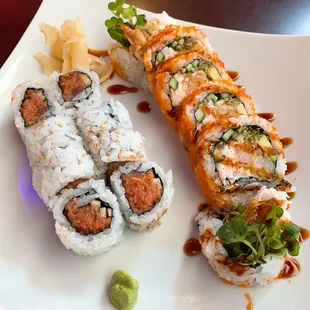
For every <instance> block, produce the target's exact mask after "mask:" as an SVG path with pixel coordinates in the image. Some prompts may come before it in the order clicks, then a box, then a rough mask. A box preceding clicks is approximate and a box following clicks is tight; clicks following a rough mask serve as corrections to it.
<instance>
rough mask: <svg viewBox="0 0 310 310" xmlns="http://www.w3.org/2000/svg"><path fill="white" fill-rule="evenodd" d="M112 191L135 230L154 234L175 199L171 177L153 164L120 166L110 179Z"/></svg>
mask: <svg viewBox="0 0 310 310" xmlns="http://www.w3.org/2000/svg"><path fill="white" fill-rule="evenodd" d="M110 182H111V186H112V190H113V192H114V193H115V195H116V196H117V199H118V201H119V204H120V208H121V211H122V213H123V214H124V216H125V220H126V222H127V223H128V225H129V227H130V228H131V229H133V230H138V231H143V230H146V229H148V230H151V229H153V228H155V227H156V226H158V225H160V224H161V222H160V220H161V218H162V216H163V215H164V214H165V213H166V212H167V211H168V207H169V205H170V203H171V200H172V196H173V191H174V189H173V187H172V173H171V171H169V172H168V173H167V174H165V173H164V171H163V170H162V169H161V168H160V167H159V166H158V165H157V164H155V163H153V162H134V163H131V162H130V163H127V164H125V165H124V166H119V167H118V168H117V169H116V170H115V171H114V172H113V174H112V175H111V177H110Z"/></svg>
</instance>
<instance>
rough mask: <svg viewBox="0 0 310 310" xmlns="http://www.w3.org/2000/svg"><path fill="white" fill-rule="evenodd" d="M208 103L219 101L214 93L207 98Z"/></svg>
mask: <svg viewBox="0 0 310 310" xmlns="http://www.w3.org/2000/svg"><path fill="white" fill-rule="evenodd" d="M206 99H207V101H208V102H209V101H210V100H212V101H213V102H214V103H215V102H216V101H217V99H218V98H217V96H215V95H214V94H213V93H211V94H209V95H208V96H207V97H206Z"/></svg>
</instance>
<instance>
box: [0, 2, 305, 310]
mask: <svg viewBox="0 0 310 310" xmlns="http://www.w3.org/2000/svg"><path fill="white" fill-rule="evenodd" d="M90 4H91V5H90ZM206 9H207V8H206ZM266 9H267V8H266ZM77 16H80V17H81V18H82V21H83V23H84V26H85V29H86V33H87V39H88V42H89V45H90V46H91V47H93V48H103V49H105V48H107V44H108V40H109V38H108V35H107V32H106V29H105V26H104V21H105V20H106V19H107V17H108V16H109V12H108V10H107V2H106V1H102V0H101V1H100V0H92V1H86V0H70V1H69V0H66V1H64V0H45V1H44V2H43V4H42V6H41V8H40V9H39V11H38V13H37V15H36V16H35V18H34V19H33V21H32V23H31V24H30V26H29V28H28V29H27V31H26V33H25V34H24V36H23V38H22V39H21V41H20V42H19V44H18V45H17V47H16V48H15V50H14V52H13V53H12V55H11V56H10V58H9V59H8V60H7V62H6V63H5V65H4V66H3V68H2V69H1V72H0V85H1V88H0V102H1V105H0V126H1V127H0V129H1V140H0V141H1V142H0V146H1V158H0V171H1V177H0V197H1V205H0V309H5V310H19V309H22V310H26V309H31V310H36V309H40V310H42V309H45V310H48V309H52V310H55V309H57V310H63V309H83V310H84V309H91V310H98V309H102V310H103V309H104V310H109V309H113V307H112V306H111V305H110V303H109V301H108V295H107V290H108V284H109V280H110V276H111V274H112V273H113V271H114V270H115V269H118V268H122V269H124V270H126V271H128V272H129V273H130V274H132V275H133V276H134V277H135V278H137V279H138V280H139V282H140V286H141V288H140V291H139V300H138V303H137V305H136V307H135V309H136V310H158V309H162V310H166V309H167V310H206V309H212V310H217V309H230V310H240V309H245V308H246V303H247V302H246V299H245V298H244V293H246V292H249V293H250V295H251V296H252V298H253V301H254V307H255V310H261V309H281V310H286V309H298V310H305V309H309V304H310V285H309V276H310V264H309V263H307V257H309V256H310V242H306V243H305V244H303V246H302V251H301V255H300V257H299V260H300V262H301V266H302V271H301V274H300V275H299V276H297V277H296V278H293V279H291V280H290V281H288V280H279V281H275V282H274V283H272V284H271V285H269V286H268V287H265V288H253V289H243V288H238V287H234V286H231V285H226V284H224V283H223V282H222V281H221V280H219V279H218V277H217V276H216V275H215V274H214V272H213V271H212V270H211V269H210V267H209V266H208V264H207V262H206V259H205V258H204V257H203V256H199V257H194V258H190V257H187V256H185V255H184V253H183V250H182V247H183V244H184V242H185V241H186V240H187V238H189V237H195V236H197V234H198V232H197V228H196V227H195V225H194V223H193V217H194V216H195V214H196V212H197V206H198V205H199V203H201V202H203V198H202V197H201V195H200V191H199V188H198V185H197V183H196V182H195V179H194V175H193V174H192V172H191V170H190V168H189V164H188V162H187V159H186V154H185V152H184V151H183V149H182V146H181V143H180V142H179V140H178V138H177V136H176V134H175V133H174V132H173V131H172V130H170V129H169V128H168V127H167V126H166V125H165V124H164V122H163V120H162V119H161V117H160V114H159V111H158V108H157V107H156V105H155V103H154V102H153V100H152V99H151V98H150V97H148V96H147V95H145V94H144V93H143V92H141V91H140V92H139V93H138V94H131V95H121V96H118V97H117V99H119V100H121V101H122V102H123V103H124V104H125V105H126V107H127V108H128V110H129V112H130V115H131V118H132V121H133V123H134V125H135V128H136V129H137V130H139V131H141V133H142V134H143V135H144V136H145V137H146V150H147V153H148V155H149V157H150V158H151V159H152V160H154V161H156V162H158V163H159V164H160V165H162V166H163V168H164V169H165V170H168V169H172V170H173V173H174V185H175V189H176V191H175V196H174V200H173V203H172V206H171V210H170V211H169V212H168V214H167V216H166V217H165V218H164V223H163V225H162V226H161V227H159V228H158V229H156V230H155V231H153V232H151V233H141V234H139V233H132V232H129V231H126V233H125V240H124V241H123V243H122V244H121V245H120V246H118V247H117V248H115V249H114V250H112V251H111V252H110V253H108V254H105V255H102V256H99V257H93V258H92V257H79V256H77V255H76V254H74V253H72V252H70V251H67V250H66V249H65V248H64V247H63V245H62V244H61V243H60V241H59V240H58V238H57V236H56V235H55V234H54V223H53V219H52V214H51V213H50V212H48V211H47V210H46V208H45V207H44V205H43V203H42V202H41V201H40V200H39V198H38V197H37V196H36V194H35V193H34V191H33V189H32V186H31V171H30V169H29V166H28V160H27V157H26V152H25V148H24V146H23V144H22V142H21V140H20V138H19V135H18V133H17V130H16V129H15V127H14V124H13V121H12V119H13V116H12V112H11V110H10V107H9V102H10V95H11V91H12V90H13V89H14V88H15V86H16V85H17V84H18V83H20V82H23V81H25V80H27V79H35V80H42V79H43V78H44V77H43V74H42V73H41V69H40V67H39V65H38V64H37V63H36V61H35V60H34V59H33V54H34V53H35V52H36V51H44V50H46V51H47V48H46V47H45V46H44V38H43V35H42V34H41V33H40V31H39V28H38V24H39V22H42V21H44V22H46V23H48V24H52V25H56V26H60V25H61V23H62V22H63V21H64V20H65V19H66V18H76V17H77ZM201 28H202V29H203V30H204V31H205V32H206V33H207V34H208V36H209V37H210V39H211V42H212V44H213V46H214V47H215V48H216V49H217V50H218V51H219V54H220V56H221V58H222V59H223V60H224V62H225V63H226V65H227V68H229V69H236V70H238V71H239V72H240V73H241V78H240V80H239V81H238V83H240V84H242V85H244V86H245V87H246V90H247V92H248V93H249V94H250V95H252V96H253V98H254V99H255V101H256V104H257V107H258V110H259V111H261V112H275V113H276V115H277V119H276V121H275V125H276V126H277V127H278V129H279V132H280V135H281V136H282V137H285V136H289V137H292V138H293V139H294V144H293V145H292V146H290V147H289V148H288V149H287V150H286V154H287V158H288V160H295V161H297V162H298V164H299V168H298V170H297V171H296V173H293V174H291V175H289V176H288V179H289V181H292V182H293V184H294V185H295V186H296V187H297V195H296V198H295V199H294V203H293V208H292V214H293V217H294V221H295V222H296V223H298V224H300V225H301V226H303V227H308V228H309V226H310V225H309V218H310V205H309V196H308V194H309V185H307V184H309V183H308V182H309V180H308V175H309V172H310V161H309V153H310V147H309V141H310V134H309V132H310V129H309V128H308V121H309V112H310V105H309V87H310V84H309V78H308V75H309V74H308V72H310V62H309V50H310V37H309V36H268V35H259V34H251V33H244V32H236V31H229V30H223V29H216V28H210V27H205V26H201ZM117 82H121V81H120V80H119V79H118V78H116V77H115V78H114V79H113V81H112V82H109V83H107V84H105V85H104V87H102V91H103V94H104V96H105V97H106V98H109V97H110V96H109V95H108V94H107V93H106V87H107V86H108V85H109V84H111V83H117ZM142 100H148V101H150V102H152V105H153V110H152V112H151V114H146V115H144V114H141V113H138V112H137V110H136V104H137V103H138V102H139V101H142Z"/></svg>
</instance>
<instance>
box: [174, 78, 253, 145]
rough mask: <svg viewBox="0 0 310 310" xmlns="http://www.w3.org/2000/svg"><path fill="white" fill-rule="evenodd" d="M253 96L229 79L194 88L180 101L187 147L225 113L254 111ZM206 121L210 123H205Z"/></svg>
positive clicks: (182, 134)
mask: <svg viewBox="0 0 310 310" xmlns="http://www.w3.org/2000/svg"><path fill="white" fill-rule="evenodd" d="M255 113H256V112H255V107H254V102H253V100H252V98H251V97H250V96H249V95H247V94H246V93H245V92H244V91H243V90H242V89H241V88H239V87H237V86H236V85H235V84H233V83H230V82H229V81H219V82H208V83H207V84H205V85H202V86H200V87H198V88H197V89H195V90H194V91H193V92H192V93H191V94H190V95H189V96H187V97H186V98H185V99H184V100H183V101H182V103H181V105H180V112H179V113H178V114H179V117H180V118H179V122H178V132H179V136H180V138H181V140H182V142H183V144H184V146H185V147H186V148H187V146H188V145H189V144H190V143H194V141H195V136H196V135H197V134H198V132H199V131H200V130H201V128H204V127H206V126H208V124H211V123H214V122H216V121H217V120H220V119H221V118H224V117H230V116H235V115H237V114H255ZM206 124H207V125H206Z"/></svg>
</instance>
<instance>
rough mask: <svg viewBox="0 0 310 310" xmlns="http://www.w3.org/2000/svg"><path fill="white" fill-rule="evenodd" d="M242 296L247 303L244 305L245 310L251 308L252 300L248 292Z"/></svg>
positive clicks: (251, 309) (250, 309)
mask: <svg viewBox="0 0 310 310" xmlns="http://www.w3.org/2000/svg"><path fill="white" fill-rule="evenodd" d="M244 297H245V298H246V299H247V301H248V304H247V305H246V310H253V309H254V307H253V301H252V298H251V296H250V294H249V293H245V294H244Z"/></svg>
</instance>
